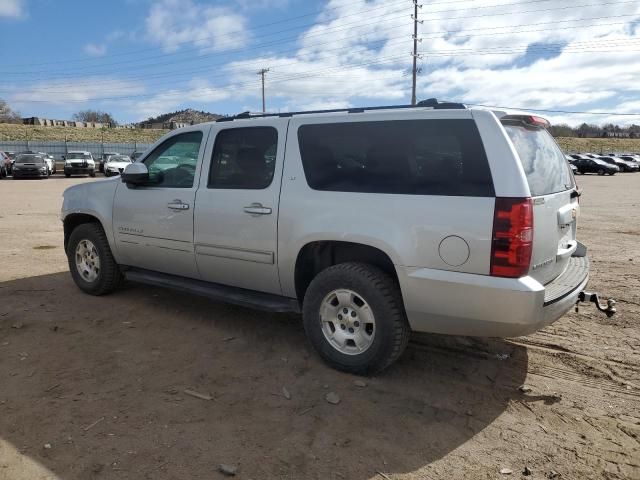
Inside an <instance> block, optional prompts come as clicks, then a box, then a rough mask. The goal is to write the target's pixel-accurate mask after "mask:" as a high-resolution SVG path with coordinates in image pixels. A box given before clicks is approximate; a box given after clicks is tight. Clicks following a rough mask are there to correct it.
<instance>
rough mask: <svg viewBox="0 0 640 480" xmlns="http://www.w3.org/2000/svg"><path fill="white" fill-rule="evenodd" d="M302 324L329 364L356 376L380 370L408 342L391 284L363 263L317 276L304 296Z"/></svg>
mask: <svg viewBox="0 0 640 480" xmlns="http://www.w3.org/2000/svg"><path fill="white" fill-rule="evenodd" d="M303 322H304V329H305V332H306V334H307V337H308V339H309V341H310V342H311V344H312V345H313V347H314V348H315V350H316V351H317V352H318V354H319V355H320V356H321V357H322V358H323V359H324V360H325V361H326V362H327V363H328V364H329V365H331V366H332V367H334V368H336V369H338V370H343V371H346V372H350V373H355V374H358V375H367V374H374V373H377V372H380V371H382V370H384V369H385V368H387V367H388V366H389V365H391V364H392V363H393V362H394V361H395V360H396V359H397V358H398V357H399V356H400V355H401V354H402V352H403V351H404V349H405V348H406V346H407V343H408V341H409V334H410V329H409V324H408V322H407V319H406V317H405V313H404V307H403V303H402V298H401V295H400V289H399V288H398V286H397V284H396V282H395V280H394V279H393V278H391V277H390V276H389V275H388V274H386V273H385V272H383V271H382V270H380V269H379V268H377V267H374V266H372V265H369V264H364V263H341V264H338V265H334V266H332V267H329V268H327V269H325V270H323V271H322V272H320V273H319V274H318V275H317V276H316V277H315V278H314V279H313V281H312V282H311V284H310V285H309V288H308V289H307V292H306V294H305V296H304V302H303Z"/></svg>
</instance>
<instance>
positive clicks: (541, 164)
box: [504, 122, 575, 197]
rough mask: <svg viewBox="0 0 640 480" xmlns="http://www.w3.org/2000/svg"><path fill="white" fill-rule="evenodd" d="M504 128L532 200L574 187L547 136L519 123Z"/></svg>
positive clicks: (557, 152) (544, 131)
mask: <svg viewBox="0 0 640 480" xmlns="http://www.w3.org/2000/svg"><path fill="white" fill-rule="evenodd" d="M504 128H505V130H506V131H507V134H508V135H509V138H510V139H511V142H512V143H513V146H514V147H515V149H516V152H518V156H519V157H520V162H521V163H522V168H523V169H524V173H525V175H526V176H527V182H528V183H529V190H530V191H531V196H532V197H539V196H542V195H550V194H552V193H557V192H563V191H565V190H569V189H571V188H573V187H574V186H575V184H574V181H573V176H572V175H571V169H570V167H569V163H568V162H567V160H566V159H565V158H564V155H563V154H562V151H560V147H558V145H557V144H556V142H555V141H554V140H553V138H552V137H551V135H550V134H549V132H547V131H546V130H545V129H544V128H541V127H533V126H526V125H524V124H522V123H520V122H513V123H512V122H508V123H505V125H504Z"/></svg>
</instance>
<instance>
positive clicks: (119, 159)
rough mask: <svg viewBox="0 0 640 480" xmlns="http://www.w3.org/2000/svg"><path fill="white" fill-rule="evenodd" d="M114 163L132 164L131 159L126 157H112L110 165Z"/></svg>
mask: <svg viewBox="0 0 640 480" xmlns="http://www.w3.org/2000/svg"><path fill="white" fill-rule="evenodd" d="M112 162H129V163H131V159H130V158H129V157H124V156H112V157H110V158H109V161H108V163H112Z"/></svg>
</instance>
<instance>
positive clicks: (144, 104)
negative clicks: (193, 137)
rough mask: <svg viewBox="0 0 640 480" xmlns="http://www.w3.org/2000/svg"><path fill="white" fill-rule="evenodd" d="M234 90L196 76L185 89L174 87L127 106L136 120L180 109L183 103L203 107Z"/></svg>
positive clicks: (224, 97)
mask: <svg viewBox="0 0 640 480" xmlns="http://www.w3.org/2000/svg"><path fill="white" fill-rule="evenodd" d="M231 95H232V90H230V89H228V88H219V87H215V86H212V85H211V84H210V83H209V82H208V81H207V80H204V79H200V78H194V79H193V80H191V81H190V82H189V83H188V84H187V85H186V86H185V88H184V89H172V90H168V91H164V92H161V93H157V94H155V95H153V96H151V97H148V98H145V99H140V100H138V101H135V102H134V103H132V104H129V105H128V106H127V110H128V111H129V112H130V113H131V115H132V116H133V117H134V118H135V119H136V121H139V120H144V119H147V118H149V117H154V116H156V115H159V114H161V113H167V112H170V111H173V110H176V109H178V108H179V107H180V106H181V105H189V106H190V107H192V108H203V109H204V107H203V105H206V104H211V103H214V102H218V101H221V100H225V99H227V98H229V97H231Z"/></svg>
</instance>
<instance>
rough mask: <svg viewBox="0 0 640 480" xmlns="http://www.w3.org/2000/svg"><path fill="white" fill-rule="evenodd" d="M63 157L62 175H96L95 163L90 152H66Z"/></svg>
mask: <svg viewBox="0 0 640 480" xmlns="http://www.w3.org/2000/svg"><path fill="white" fill-rule="evenodd" d="M63 158H64V176H65V177H70V176H71V175H89V176H90V177H95V176H96V163H95V161H94V160H93V155H91V152H86V151H73V152H68V153H67V155H64V156H63Z"/></svg>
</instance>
